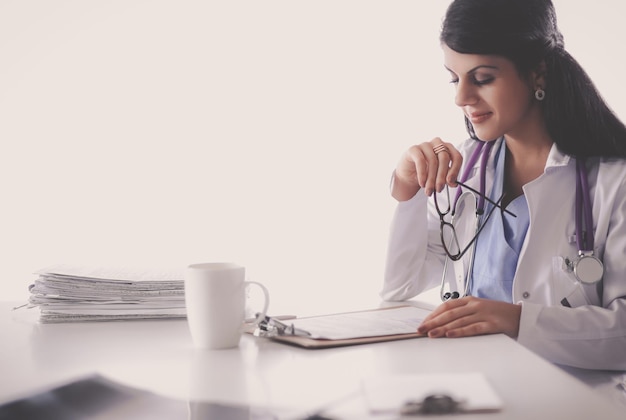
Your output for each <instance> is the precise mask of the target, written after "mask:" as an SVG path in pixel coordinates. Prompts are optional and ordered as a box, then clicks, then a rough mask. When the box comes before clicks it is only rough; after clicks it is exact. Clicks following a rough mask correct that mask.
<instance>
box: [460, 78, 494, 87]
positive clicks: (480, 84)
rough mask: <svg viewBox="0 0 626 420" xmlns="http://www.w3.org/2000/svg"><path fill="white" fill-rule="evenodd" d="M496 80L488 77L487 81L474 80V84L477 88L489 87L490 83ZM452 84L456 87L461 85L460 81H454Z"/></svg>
mask: <svg viewBox="0 0 626 420" xmlns="http://www.w3.org/2000/svg"><path fill="white" fill-rule="evenodd" d="M493 81H494V78H493V77H488V78H486V79H480V80H478V79H472V84H474V85H476V86H484V85H488V84H489V83H491V82H493ZM450 83H451V84H453V85H456V84H458V83H459V79H452V80H450Z"/></svg>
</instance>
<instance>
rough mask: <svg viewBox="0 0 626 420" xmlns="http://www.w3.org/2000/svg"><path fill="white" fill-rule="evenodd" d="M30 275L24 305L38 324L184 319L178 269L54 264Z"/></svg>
mask: <svg viewBox="0 0 626 420" xmlns="http://www.w3.org/2000/svg"><path fill="white" fill-rule="evenodd" d="M35 274H38V275H39V277H38V279H37V280H36V281H35V283H34V284H32V285H31V286H30V293H31V296H30V298H29V304H30V306H31V307H38V308H39V310H40V317H39V320H40V322H42V323H52V322H74V321H116V320H131V319H155V318H157V319H163V318H184V317H185V316H186V311H185V290H184V274H183V272H182V271H172V270H169V271H162V270H159V271H155V270H135V269H132V270H131V269H112V268H105V269H103V268H98V269H93V268H87V267H77V266H66V265H57V266H53V267H48V268H46V269H43V270H40V271H38V272H37V273H35Z"/></svg>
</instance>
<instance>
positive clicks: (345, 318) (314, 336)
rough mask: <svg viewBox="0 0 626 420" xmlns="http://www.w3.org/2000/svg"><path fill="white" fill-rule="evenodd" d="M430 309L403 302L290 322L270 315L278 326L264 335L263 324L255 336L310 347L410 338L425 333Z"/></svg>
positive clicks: (271, 320) (271, 322) (422, 335)
mask: <svg viewBox="0 0 626 420" xmlns="http://www.w3.org/2000/svg"><path fill="white" fill-rule="evenodd" d="M430 311H431V310H430V309H424V308H420V307H417V306H410V305H403V306H394V307H386V308H377V309H369V310H364V311H355V312H344V313H337V314H329V315H320V316H313V317H306V318H296V319H293V320H290V321H289V322H290V324H289V325H287V324H285V323H282V322H276V321H275V320H273V319H272V318H269V317H267V318H266V321H269V323H270V324H272V325H274V326H276V325H278V327H277V328H275V329H273V330H271V329H269V328H268V329H267V330H266V331H265V332H268V331H272V333H270V334H264V331H263V325H262V324H260V326H259V327H257V329H256V330H255V331H254V335H256V336H261V337H263V336H265V337H268V338H270V339H271V340H274V341H278V342H281V343H286V344H291V345H295V346H298V347H302V348H306V349H324V348H331V347H342V346H352V345H358V344H369V343H378V342H384V341H395V340H406V339H411V338H418V337H424V336H425V335H424V334H421V333H418V332H417V327H418V326H419V325H420V324H421V322H422V320H423V319H424V318H425V317H426V316H427V315H428V314H429V313H430ZM266 327H267V322H266Z"/></svg>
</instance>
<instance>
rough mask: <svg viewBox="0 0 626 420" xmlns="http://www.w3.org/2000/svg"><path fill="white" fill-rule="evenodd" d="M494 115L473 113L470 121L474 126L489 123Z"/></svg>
mask: <svg viewBox="0 0 626 420" xmlns="http://www.w3.org/2000/svg"><path fill="white" fill-rule="evenodd" d="M492 115H493V114H492V113H491V112H473V113H471V114H470V115H469V120H470V121H471V122H472V124H480V123H482V122H485V121H487V120H488V119H489V118H491V116H492Z"/></svg>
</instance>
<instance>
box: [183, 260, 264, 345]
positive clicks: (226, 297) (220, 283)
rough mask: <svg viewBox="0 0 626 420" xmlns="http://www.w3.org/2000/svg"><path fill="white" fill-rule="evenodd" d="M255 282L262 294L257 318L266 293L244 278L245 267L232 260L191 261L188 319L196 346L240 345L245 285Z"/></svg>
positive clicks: (186, 300) (186, 285)
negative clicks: (194, 262)
mask: <svg viewBox="0 0 626 420" xmlns="http://www.w3.org/2000/svg"><path fill="white" fill-rule="evenodd" d="M251 284H254V285H256V286H258V287H260V288H261V290H262V291H263V294H264V297H265V303H264V307H263V310H262V311H259V316H258V317H257V321H260V320H261V319H263V317H265V314H266V313H267V308H268V306H269V293H268V291H267V289H266V288H265V286H263V285H262V284H261V283H258V282H254V281H246V269H245V267H242V266H240V265H237V264H233V263H219V262H216V263H203V264H192V265H190V266H189V267H187V271H186V273H185V305H186V307H187V323H188V324H189V331H190V332H191V338H192V340H193V343H194V345H195V346H196V347H200V348H205V349H225V348H230V347H236V346H238V345H239V340H240V338H241V333H242V329H243V321H244V316H245V305H246V288H247V287H248V286H249V285H251Z"/></svg>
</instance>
